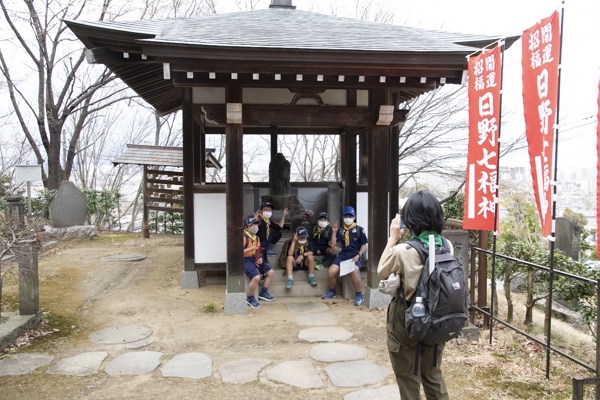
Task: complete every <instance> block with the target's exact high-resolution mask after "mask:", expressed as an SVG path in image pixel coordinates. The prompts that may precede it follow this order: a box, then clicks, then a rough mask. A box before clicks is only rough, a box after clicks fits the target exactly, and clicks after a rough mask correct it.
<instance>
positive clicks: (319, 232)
mask: <svg viewBox="0 0 600 400" xmlns="http://www.w3.org/2000/svg"><path fill="white" fill-rule="evenodd" d="M327 226H329V225H327ZM327 226H326V227H325V228H321V227H320V226H319V225H317V231H316V232H315V233H314V235H313V239H314V238H317V239H321V233H323V232H324V231H325V229H327Z"/></svg>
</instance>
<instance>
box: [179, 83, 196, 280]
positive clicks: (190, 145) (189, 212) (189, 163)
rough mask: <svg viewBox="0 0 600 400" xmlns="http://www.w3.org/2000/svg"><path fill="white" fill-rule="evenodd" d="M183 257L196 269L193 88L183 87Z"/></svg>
mask: <svg viewBox="0 0 600 400" xmlns="http://www.w3.org/2000/svg"><path fill="white" fill-rule="evenodd" d="M182 118H183V124H182V130H183V171H184V174H183V209H184V213H183V257H184V269H185V271H195V249H194V245H195V238H194V152H195V146H194V125H195V122H194V114H193V104H192V88H184V89H183V112H182Z"/></svg>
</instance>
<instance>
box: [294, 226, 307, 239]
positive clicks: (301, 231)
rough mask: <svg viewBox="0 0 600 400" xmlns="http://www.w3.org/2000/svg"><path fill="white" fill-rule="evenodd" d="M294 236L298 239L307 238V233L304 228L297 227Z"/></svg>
mask: <svg viewBox="0 0 600 400" xmlns="http://www.w3.org/2000/svg"><path fill="white" fill-rule="evenodd" d="M296 235H297V236H298V237H308V232H307V231H306V228H305V227H303V226H299V227H298V229H296Z"/></svg>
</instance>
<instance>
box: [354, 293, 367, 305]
mask: <svg viewBox="0 0 600 400" xmlns="http://www.w3.org/2000/svg"><path fill="white" fill-rule="evenodd" d="M364 301H365V298H364V297H363V295H362V293H356V298H355V299H354V305H355V306H360V305H361V304H362V303H363V302H364Z"/></svg>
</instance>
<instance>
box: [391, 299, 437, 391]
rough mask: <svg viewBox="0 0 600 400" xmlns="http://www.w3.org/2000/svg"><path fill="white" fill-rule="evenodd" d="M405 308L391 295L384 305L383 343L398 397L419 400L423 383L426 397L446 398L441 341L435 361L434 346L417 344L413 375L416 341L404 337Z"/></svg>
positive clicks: (399, 300)
mask: <svg viewBox="0 0 600 400" xmlns="http://www.w3.org/2000/svg"><path fill="white" fill-rule="evenodd" d="M405 309H406V306H405V304H404V300H403V299H397V298H394V299H393V300H392V301H391V303H390V305H389V307H388V315H387V336H388V340H387V346H388V352H389V355H390V361H391V362H392V368H393V369H394V374H395V375H396V382H397V383H398V388H399V389H400V398H401V399H402V400H420V399H421V395H420V387H421V384H423V390H424V391H425V397H426V398H427V400H448V399H449V397H448V391H447V390H446V383H445V382H444V377H443V376H442V370H441V369H440V366H441V364H442V352H443V351H444V343H441V344H438V345H437V357H435V358H436V363H435V364H434V363H433V361H434V357H433V355H434V354H433V353H434V351H435V347H434V346H430V345H426V344H423V343H421V352H420V365H419V369H418V372H417V375H414V366H415V354H416V350H417V341H415V340H411V339H409V338H408V333H407V332H406V325H405V323H404V312H405Z"/></svg>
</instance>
